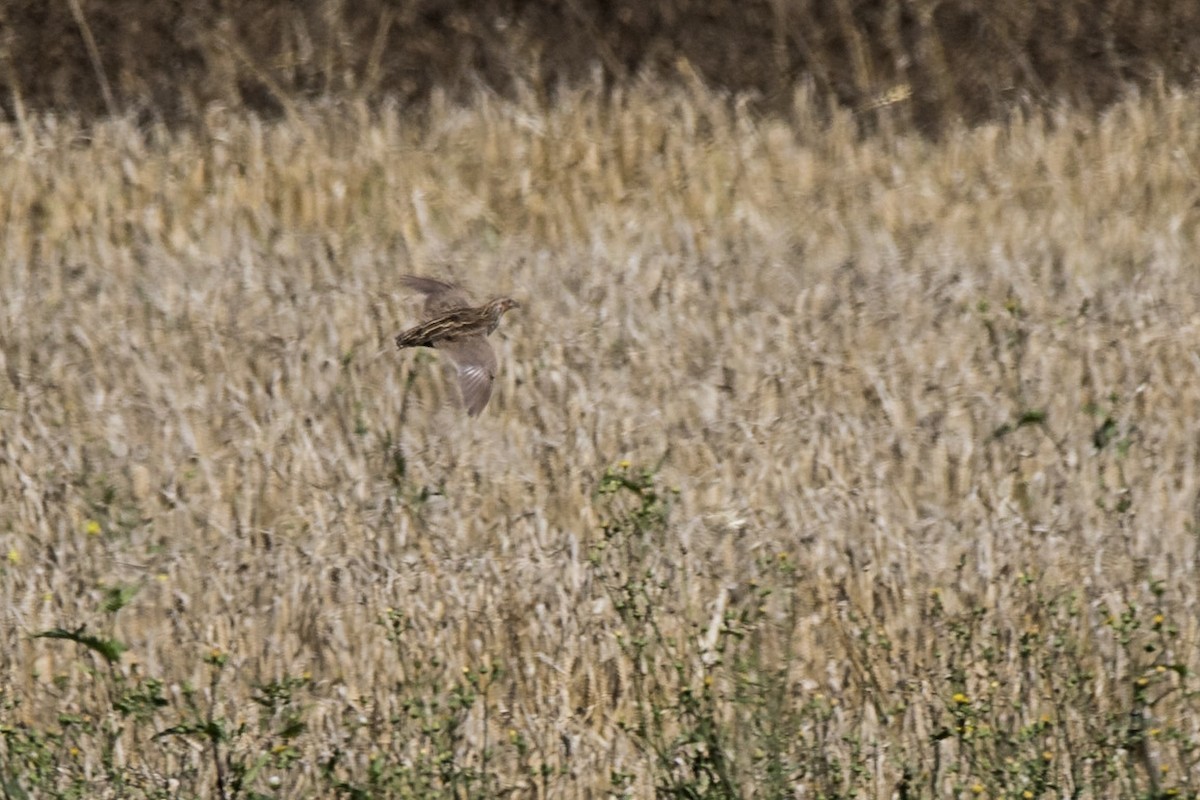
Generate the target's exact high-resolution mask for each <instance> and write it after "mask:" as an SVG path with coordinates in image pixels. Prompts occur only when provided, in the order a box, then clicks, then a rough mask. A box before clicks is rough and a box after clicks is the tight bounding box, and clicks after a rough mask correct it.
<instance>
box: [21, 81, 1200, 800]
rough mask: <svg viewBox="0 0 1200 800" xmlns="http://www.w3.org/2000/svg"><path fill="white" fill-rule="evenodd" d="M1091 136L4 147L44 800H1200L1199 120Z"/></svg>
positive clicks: (482, 138) (27, 724) (39, 786)
mask: <svg viewBox="0 0 1200 800" xmlns="http://www.w3.org/2000/svg"><path fill="white" fill-rule="evenodd" d="M1052 117H1053V118H1052V119H1050V120H1049V121H1047V120H1038V119H1032V118H1024V117H1021V116H1014V117H1013V118H1012V119H1010V120H1008V121H1007V122H1005V123H1004V124H994V125H989V126H985V127H979V128H975V129H962V130H958V131H955V132H952V133H951V134H949V135H947V136H945V137H944V139H943V140H942V141H940V142H936V143H935V142H931V141H928V140H925V139H921V138H919V137H915V136H912V137H909V136H904V135H885V134H882V133H881V134H878V135H875V136H872V137H869V138H865V139H864V138H861V137H860V136H858V135H857V133H856V130H857V126H856V124H855V120H854V118H853V116H852V115H851V114H850V113H847V112H840V111H836V112H830V111H829V110H828V109H826V108H824V107H818V104H817V103H815V102H814V101H813V100H812V99H811V98H810V97H808V96H806V95H805V94H804V93H803V92H799V93H798V94H797V96H796V97H795V102H794V108H793V112H792V114H791V116H790V118H789V119H787V120H786V121H784V120H782V119H774V118H758V117H755V116H753V115H752V114H750V113H749V112H748V111H746V109H745V107H744V106H743V105H742V104H739V103H738V102H737V100H736V99H735V98H730V97H727V96H723V95H719V94H716V93H713V92H710V91H707V90H705V89H702V88H700V87H696V88H693V89H692V90H680V89H660V88H656V87H655V86H653V85H651V84H639V85H636V86H633V87H631V88H628V89H624V90H620V91H618V92H617V93H616V95H615V96H614V97H612V98H609V99H600V98H599V95H598V93H597V92H594V91H592V90H589V89H586V88H585V89H579V90H573V91H570V92H564V94H563V95H562V96H561V97H559V98H558V100H557V101H556V103H555V104H554V105H553V106H551V107H545V106H542V105H540V104H539V103H538V102H536V101H534V100H533V99H527V100H521V101H511V102H510V101H504V100H500V99H496V98H494V97H491V96H489V95H486V94H482V93H481V94H480V95H479V96H478V97H477V98H476V99H475V100H474V101H473V102H472V103H470V104H467V105H454V104H450V103H448V102H439V101H438V100H437V98H435V99H434V101H433V103H432V104H431V106H430V107H429V108H428V109H427V110H425V111H423V112H422V113H420V114H410V113H408V112H406V111H404V110H403V109H400V108H394V107H392V108H388V107H384V108H382V109H376V110H368V109H367V108H366V107H364V106H359V105H354V104H349V105H334V104H331V105H316V106H307V105H305V106H297V107H295V108H293V109H291V110H290V112H289V114H288V115H287V116H286V118H284V119H281V120H280V121H278V122H270V123H268V122H263V121H261V120H259V119H257V118H255V117H253V116H250V115H242V114H239V113H234V112H232V111H221V110H219V109H217V110H213V111H211V112H210V113H209V114H208V116H207V117H206V118H205V119H204V121H203V123H202V124H200V125H198V126H196V127H195V128H188V129H183V130H168V129H166V128H154V127H150V128H139V127H137V126H135V125H134V124H133V123H132V122H128V121H119V120H118V121H105V122H98V123H95V124H93V125H90V126H89V127H86V128H85V127H82V126H79V125H76V124H73V123H72V122H71V121H69V120H67V119H63V118H54V117H50V116H30V117H26V118H23V119H22V120H21V121H20V122H19V124H18V123H14V124H10V125H5V126H3V127H0V152H2V153H3V155H2V157H0V186H3V187H4V190H3V192H2V193H0V343H2V348H0V359H2V360H3V370H2V373H3V375H2V376H0V559H2V565H0V596H2V602H3V605H2V609H3V617H2V620H3V623H2V624H0V776H2V778H0V780H2V786H3V789H4V792H5V796H6V797H23V796H28V797H40V796H47V797H49V796H86V797H105V796H107V797H274V796H278V797H289V798H291V797H332V796H343V797H580V798H600V797H607V796H615V797H620V796H628V797H649V796H654V795H656V794H657V795H658V796H663V797H797V798H800V797H803V798H812V797H851V796H854V797H872V798H893V797H898V798H912V797H952V796H963V797H997V798H998V797H1028V798H1031V797H1066V796H1076V797H1130V798H1133V797H1158V796H1163V797H1166V796H1180V797H1187V796H1191V797H1195V796H1196V795H1197V792H1198V791H1200V681H1197V677H1196V675H1195V670H1196V669H1198V668H1200V653H1198V646H1200V582H1198V581H1197V573H1198V567H1200V538H1198V537H1200V534H1198V530H1200V519H1198V515H1200V507H1198V505H1197V500H1198V494H1197V493H1198V490H1200V476H1198V474H1197V473H1198V468H1200V427H1198V426H1197V421H1198V420H1200V358H1198V357H1197V348H1196V343H1197V341H1198V340H1200V269H1198V266H1200V264H1198V261H1197V253H1198V252H1200V189H1198V188H1197V187H1200V97H1198V96H1196V95H1195V94H1189V93H1182V92H1181V93H1172V92H1168V91H1165V90H1164V91H1161V92H1159V93H1157V94H1155V95H1152V96H1143V97H1133V98H1130V99H1129V100H1127V101H1124V102H1122V103H1120V104H1118V105H1117V106H1116V107H1114V108H1113V109H1111V110H1110V111H1109V112H1107V113H1106V114H1105V115H1103V116H1101V117H1094V116H1080V115H1074V114H1071V113H1068V112H1062V113H1061V114H1058V115H1057V116H1054V115H1052ZM404 273H418V274H427V275H434V276H442V277H450V278H453V279H455V280H460V281H462V282H464V283H465V284H466V285H467V286H469V287H470V288H471V289H473V290H474V291H475V292H476V294H477V296H478V297H480V298H481V299H485V298H487V297H489V296H492V295H494V294H510V295H512V296H514V297H516V298H518V299H519V300H520V301H521V302H522V308H521V309H520V310H518V311H514V312H512V313H510V314H508V315H507V316H506V318H505V320H504V323H503V325H502V326H501V327H500V330H499V331H498V332H497V333H496V334H495V335H494V336H493V337H492V341H493V342H494V344H495V346H496V349H497V352H498V354H499V356H500V362H501V370H500V375H499V377H498V379H497V382H496V390H495V394H494V396H493V398H492V402H491V404H490V406H489V407H488V408H487V410H486V411H485V412H484V413H483V415H482V416H481V417H479V418H478V419H475V420H471V419H468V418H467V417H466V416H465V415H464V414H463V413H462V412H461V410H460V409H459V408H457V407H456V405H455V404H456V389H455V385H454V382H453V379H452V376H451V375H450V374H448V373H447V371H446V366H445V364H443V363H441V362H440V361H439V360H438V358H437V356H436V353H428V352H424V351H422V352H415V351H412V350H408V351H404V352H397V351H395V350H394V348H393V347H392V346H391V344H390V338H391V336H392V335H393V334H394V333H395V332H397V331H398V330H400V329H401V328H403V327H405V326H407V325H409V324H411V323H412V322H413V321H415V320H416V319H418V318H419V314H420V299H419V298H417V297H413V296H411V295H410V294H408V293H406V292H404V291H403V290H402V288H401V287H400V285H399V283H398V276H400V275H401V274H404Z"/></svg>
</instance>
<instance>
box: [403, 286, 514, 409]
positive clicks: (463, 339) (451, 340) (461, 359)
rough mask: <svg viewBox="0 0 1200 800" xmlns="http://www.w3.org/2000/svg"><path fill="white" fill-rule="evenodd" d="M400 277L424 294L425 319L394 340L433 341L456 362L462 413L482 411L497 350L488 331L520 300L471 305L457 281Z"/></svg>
mask: <svg viewBox="0 0 1200 800" xmlns="http://www.w3.org/2000/svg"><path fill="white" fill-rule="evenodd" d="M401 282H402V283H403V284H404V285H405V286H407V287H409V288H410V289H415V290H416V291H418V292H421V293H422V294H424V295H425V322H423V323H421V324H420V325H417V326H416V327H414V328H409V329H408V330H406V331H404V332H403V333H401V334H400V335H398V336H397V337H396V346H397V347H399V348H400V349H401V350H403V349H404V348H406V347H433V348H436V349H438V350H440V351H441V352H443V353H445V354H446V355H447V356H449V357H450V360H451V361H453V362H454V364H455V366H456V367H457V368H458V387H459V390H460V391H461V392H462V399H463V405H464V406H465V407H466V409H467V414H469V415H470V416H472V417H474V416H476V415H478V414H479V412H480V411H483V408H484V406H486V405H487V403H488V400H489V399H490V398H491V396H492V383H493V382H494V381H495V378H496V353H495V352H494V351H493V350H492V346H491V345H490V344H488V341H487V337H488V335H489V334H491V333H492V332H493V331H495V330H496V327H497V326H498V325H499V324H500V317H502V316H504V312H505V311H508V310H509V309H511V308H519V307H520V304H519V303H518V302H517V301H516V300H513V299H512V298H509V297H497V298H496V299H495V300H492V301H490V302H488V303H487V304H486V305H482V306H478V307H471V306H470V305H468V303H469V302H470V301H469V299H468V298H467V293H466V291H464V290H463V288H462V287H461V286H458V285H456V284H453V283H446V282H445V281H439V280H435V279H433V278H422V277H419V276H417V275H405V276H404V277H403V278H401Z"/></svg>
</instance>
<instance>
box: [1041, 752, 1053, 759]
mask: <svg viewBox="0 0 1200 800" xmlns="http://www.w3.org/2000/svg"><path fill="white" fill-rule="evenodd" d="M1053 760H1054V753H1051V752H1050V751H1049V750H1043V751H1042V761H1053Z"/></svg>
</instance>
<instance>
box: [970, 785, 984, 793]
mask: <svg viewBox="0 0 1200 800" xmlns="http://www.w3.org/2000/svg"><path fill="white" fill-rule="evenodd" d="M971 791H972V792H974V793H975V794H983V784H982V783H973V784H971Z"/></svg>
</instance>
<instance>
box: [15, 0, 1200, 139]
mask: <svg viewBox="0 0 1200 800" xmlns="http://www.w3.org/2000/svg"><path fill="white" fill-rule="evenodd" d="M1197 70H1200V3H1197V2H1195V0H1157V2H1153V3H1144V2H1129V1H1128V0H988V1H987V2H977V1H976V0H828V1H825V2H820V1H814V0H352V1H351V0H304V2H291V3H281V2H278V0H187V2H178V1H177V2H161V1H159V2H155V0H7V2H5V3H3V4H0V114H3V115H7V116H9V117H14V116H20V115H21V114H22V113H24V111H25V110H29V111H31V112H34V113H36V112H39V111H43V110H52V111H60V110H62V109H64V108H67V109H71V111H72V113H74V114H79V115H83V116H87V117H93V116H97V115H100V116H103V115H113V114H117V113H127V114H136V115H142V116H143V117H144V118H146V119H155V120H158V119H166V120H170V121H172V122H176V121H180V120H183V121H187V120H190V119H191V118H192V117H193V116H194V115H195V114H196V113H198V112H202V110H203V109H205V108H207V107H208V106H210V105H211V104H214V103H216V104H220V105H224V106H227V107H231V108H248V109H252V110H255V111H257V112H259V113H264V114H279V113H284V112H286V111H288V110H289V109H293V108H294V107H295V103H296V98H298V97H310V98H312V97H321V96H327V95H329V94H338V95H349V96H351V97H355V98H358V99H360V100H364V101H367V102H372V103H373V102H375V101H377V100H379V99H380V98H384V97H392V98H400V99H402V100H403V101H404V102H423V101H424V100H425V99H427V98H428V97H429V96H430V94H431V92H433V91H435V90H436V91H443V92H449V93H450V94H451V96H453V97H455V98H459V99H461V98H465V97H468V96H469V95H470V94H471V93H472V92H473V91H474V90H475V88H476V87H477V86H479V85H480V84H482V85H485V86H487V87H489V88H490V89H493V90H497V91H500V92H502V93H505V94H506V95H507V96H510V97H512V96H513V95H514V94H515V92H516V91H517V89H518V88H519V87H520V86H522V85H527V86H534V87H537V90H538V92H539V94H541V95H542V96H543V97H544V98H545V97H549V96H551V95H552V94H553V93H554V92H555V90H556V89H557V88H558V87H559V86H560V85H563V84H567V85H570V84H573V83H576V82H577V81H579V80H581V79H588V78H589V77H590V76H592V75H594V74H599V75H601V76H603V80H604V81H605V82H606V83H607V84H610V85H618V86H623V85H626V84H627V83H628V81H629V80H630V79H631V78H632V77H633V76H637V75H639V74H642V73H643V72H647V71H648V72H652V73H653V74H655V76H656V78H657V79H658V80H664V81H668V82H673V83H676V84H678V83H680V82H684V83H686V82H687V81H688V80H690V79H691V78H692V77H693V76H696V75H698V76H699V77H700V79H701V80H703V81H704V82H705V83H706V84H708V85H711V86H719V87H722V88H725V89H728V90H731V91H735V92H741V93H747V94H748V95H750V96H752V97H753V98H754V103H755V104H756V106H758V107H759V108H769V109H772V110H774V111H777V112H784V113H786V111H787V110H788V109H789V108H790V105H791V95H792V91H793V87H794V86H795V85H796V83H797V82H801V81H807V82H810V83H811V84H812V85H813V87H814V89H815V91H816V93H817V95H818V97H819V98H820V99H821V100H822V102H825V101H830V102H834V103H837V104H840V105H842V106H844V107H847V108H856V109H867V108H868V107H870V106H872V105H875V104H878V103H879V102H887V101H889V100H894V99H895V98H903V99H904V102H903V103H902V104H900V107H899V109H898V113H897V111H896V110H893V111H891V112H889V113H888V115H887V116H888V119H889V121H890V123H891V124H895V122H896V119H895V118H896V117H900V118H901V120H902V121H903V122H904V123H905V124H915V125H916V126H917V127H918V128H919V129H921V130H923V131H925V132H927V133H934V132H938V131H941V130H942V129H943V128H944V127H945V126H947V125H953V124H954V122H955V121H956V120H960V119H961V120H967V121H969V122H980V121H984V120H995V119H997V118H1003V117H1004V116H1005V114H1007V112H1008V109H1010V108H1011V107H1012V106H1013V105H1014V104H1024V105H1026V106H1027V107H1031V108H1040V107H1042V106H1044V105H1046V104H1049V103H1057V102H1063V101H1068V102H1070V103H1072V104H1073V105H1074V106H1075V107H1077V108H1081V109H1096V108H1103V107H1105V106H1107V105H1108V104H1110V103H1112V102H1113V101H1114V100H1116V99H1118V98H1119V97H1121V96H1122V95H1123V93H1124V92H1126V91H1127V90H1128V88H1129V87H1130V86H1135V87H1141V88H1143V89H1144V88H1146V87H1147V86H1152V85H1153V84H1154V83H1156V82H1157V81H1166V82H1167V83H1168V84H1171V85H1181V84H1187V83H1189V82H1191V81H1193V80H1194V79H1195V76H1196V73H1197ZM859 121H860V122H861V123H862V124H863V125H864V127H866V128H870V127H871V126H872V125H874V124H876V123H877V120H876V118H875V115H874V114H872V113H863V114H862V116H861V117H860V120H859Z"/></svg>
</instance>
